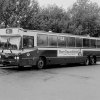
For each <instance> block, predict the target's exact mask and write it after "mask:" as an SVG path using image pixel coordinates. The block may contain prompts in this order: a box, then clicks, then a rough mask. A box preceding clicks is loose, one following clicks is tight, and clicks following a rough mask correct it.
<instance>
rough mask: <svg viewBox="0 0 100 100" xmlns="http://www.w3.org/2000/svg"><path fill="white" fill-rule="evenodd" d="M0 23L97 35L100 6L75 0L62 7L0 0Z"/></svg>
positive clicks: (98, 34)
mask: <svg viewBox="0 0 100 100" xmlns="http://www.w3.org/2000/svg"><path fill="white" fill-rule="evenodd" d="M0 27H1V28H2V27H22V28H26V29H34V30H45V31H53V32H57V33H62V32H63V33H71V34H78V35H90V36H100V7H99V6H98V5H97V3H93V2H91V1H89V0H77V2H75V3H74V4H73V6H72V7H71V8H70V9H68V11H65V10H64V9H63V8H61V7H58V6H56V5H49V6H48V7H47V8H40V6H39V4H38V2H37V1H36V0H0Z"/></svg>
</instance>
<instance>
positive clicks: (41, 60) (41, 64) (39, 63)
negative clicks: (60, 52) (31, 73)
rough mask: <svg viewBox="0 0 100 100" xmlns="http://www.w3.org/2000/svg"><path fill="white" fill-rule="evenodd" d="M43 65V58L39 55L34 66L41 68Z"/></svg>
mask: <svg viewBox="0 0 100 100" xmlns="http://www.w3.org/2000/svg"><path fill="white" fill-rule="evenodd" d="M44 67H45V60H44V59H43V58H42V57H40V58H39V60H38V61H37V64H36V68H37V69H43V68H44Z"/></svg>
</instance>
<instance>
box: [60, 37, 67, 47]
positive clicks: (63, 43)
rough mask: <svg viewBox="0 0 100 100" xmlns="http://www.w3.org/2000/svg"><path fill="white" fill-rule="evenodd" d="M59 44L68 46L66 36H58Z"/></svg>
mask: <svg viewBox="0 0 100 100" xmlns="http://www.w3.org/2000/svg"><path fill="white" fill-rule="evenodd" d="M58 46H59V47H66V37H64V36H59V37H58Z"/></svg>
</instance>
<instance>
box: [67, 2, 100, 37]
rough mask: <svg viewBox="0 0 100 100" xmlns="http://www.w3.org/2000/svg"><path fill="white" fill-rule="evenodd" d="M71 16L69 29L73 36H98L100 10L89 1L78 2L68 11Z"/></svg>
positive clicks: (95, 4)
mask: <svg viewBox="0 0 100 100" xmlns="http://www.w3.org/2000/svg"><path fill="white" fill-rule="evenodd" d="M68 13H69V15H70V25H69V29H70V30H72V33H73V34H80V35H82V34H83V35H84V34H89V35H90V36H97V35H98V32H97V31H96V30H100V23H99V22H100V15H99V13H100V8H99V7H98V5H97V3H92V2H90V1H89V0H77V2H76V3H74V4H73V7H72V8H71V9H69V11H68Z"/></svg>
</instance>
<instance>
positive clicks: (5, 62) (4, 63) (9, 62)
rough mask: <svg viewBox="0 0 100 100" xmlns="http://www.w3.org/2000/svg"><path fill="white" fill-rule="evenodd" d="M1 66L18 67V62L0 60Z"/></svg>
mask: <svg viewBox="0 0 100 100" xmlns="http://www.w3.org/2000/svg"><path fill="white" fill-rule="evenodd" d="M0 64H2V65H7V66H8V65H14V66H15V65H18V61H16V60H5V59H0Z"/></svg>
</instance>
